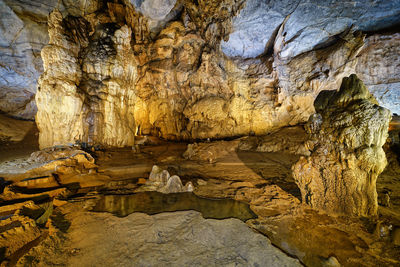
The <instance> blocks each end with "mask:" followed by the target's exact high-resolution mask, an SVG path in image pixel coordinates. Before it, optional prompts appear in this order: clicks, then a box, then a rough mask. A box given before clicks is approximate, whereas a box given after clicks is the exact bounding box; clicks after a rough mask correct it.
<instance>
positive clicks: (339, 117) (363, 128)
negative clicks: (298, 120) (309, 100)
mask: <svg viewBox="0 0 400 267" xmlns="http://www.w3.org/2000/svg"><path fill="white" fill-rule="evenodd" d="M314 106H315V109H316V112H317V113H316V114H314V115H313V116H311V117H310V119H309V121H308V123H307V124H306V130H307V132H308V133H309V136H310V141H311V143H313V144H314V148H313V151H312V153H311V155H310V156H308V157H301V158H300V160H299V161H298V162H297V163H296V164H295V165H294V166H293V167H292V170H293V176H294V178H295V180H296V183H297V184H298V186H299V187H300V191H301V194H302V199H303V202H306V203H308V204H309V205H311V206H312V207H314V208H317V209H322V210H325V211H327V212H330V213H339V214H348V215H354V216H372V215H376V213H377V208H378V202H377V193H376V180H377V178H378V176H379V174H380V173H381V172H382V171H383V170H384V168H385V166H386V164H387V162H386V156H385V152H384V151H383V149H382V146H383V144H384V143H385V141H386V138H387V136H388V126H389V122H390V119H391V113H390V111H389V110H387V109H385V108H383V107H380V106H378V105H377V102H376V100H375V98H374V97H373V96H372V95H371V94H370V93H369V91H368V90H367V88H366V87H365V85H364V84H363V82H362V81H361V80H359V79H358V78H357V76H356V75H354V74H353V75H351V76H350V77H347V78H344V79H343V81H342V85H341V87H340V90H339V91H322V92H321V93H320V94H319V95H318V97H317V99H316V100H315V102H314Z"/></svg>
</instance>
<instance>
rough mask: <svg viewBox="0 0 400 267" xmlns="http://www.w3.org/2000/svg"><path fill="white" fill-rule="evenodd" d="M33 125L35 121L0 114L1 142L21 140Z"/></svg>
mask: <svg viewBox="0 0 400 267" xmlns="http://www.w3.org/2000/svg"><path fill="white" fill-rule="evenodd" d="M33 126H34V122H31V121H21V120H16V119H13V118H9V117H7V116H4V115H2V114H0V142H2V141H12V142H19V141H21V140H22V139H24V137H25V136H26V134H27V133H28V132H29V131H30V130H31V129H32V128H33Z"/></svg>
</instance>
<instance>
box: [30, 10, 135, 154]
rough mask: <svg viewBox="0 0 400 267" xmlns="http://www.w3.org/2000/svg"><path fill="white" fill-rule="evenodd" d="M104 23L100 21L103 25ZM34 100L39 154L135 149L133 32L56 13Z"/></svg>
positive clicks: (123, 27)
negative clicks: (62, 149)
mask: <svg viewBox="0 0 400 267" xmlns="http://www.w3.org/2000/svg"><path fill="white" fill-rule="evenodd" d="M99 20H100V19H99ZM49 35H50V42H49V45H48V46H46V47H45V48H43V50H42V58H43V66H44V73H43V75H42V76H41V77H40V79H39V89H38V92H37V94H36V102H37V106H38V109H39V110H38V113H37V116H36V118H37V125H38V128H39V130H40V137H39V144H40V147H41V148H45V147H50V146H53V145H59V144H73V143H75V142H76V141H81V142H87V143H97V144H102V145H114V146H128V145H133V143H134V134H135V133H134V130H135V124H134V121H133V103H134V99H135V94H134V91H133V88H132V84H133V82H134V80H135V75H136V69H135V67H134V64H135V59H134V58H133V52H132V50H131V46H130V41H131V35H132V32H131V29H130V28H129V27H128V26H126V25H122V26H121V25H118V24H117V23H112V22H110V21H107V20H106V21H96V24H95V27H94V25H90V23H89V22H88V21H87V20H85V19H84V18H82V17H73V16H67V17H65V18H63V16H62V14H61V13H60V12H59V11H58V10H55V11H53V12H52V13H51V14H50V17H49Z"/></svg>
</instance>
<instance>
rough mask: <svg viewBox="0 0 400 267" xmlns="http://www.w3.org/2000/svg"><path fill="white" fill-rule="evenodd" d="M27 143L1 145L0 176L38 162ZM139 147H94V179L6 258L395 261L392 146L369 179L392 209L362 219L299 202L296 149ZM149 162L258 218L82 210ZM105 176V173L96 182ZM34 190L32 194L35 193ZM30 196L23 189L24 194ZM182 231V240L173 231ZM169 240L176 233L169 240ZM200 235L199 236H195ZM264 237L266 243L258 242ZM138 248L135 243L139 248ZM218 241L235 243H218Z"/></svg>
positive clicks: (133, 184) (137, 176)
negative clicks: (33, 237)
mask: <svg viewBox="0 0 400 267" xmlns="http://www.w3.org/2000/svg"><path fill="white" fill-rule="evenodd" d="M296 131H297V130H296V129H295V132H296ZM283 134H287V132H283ZM299 134H302V133H301V132H300V133H299ZM278 135H282V134H279V133H278ZM34 139H35V138H32V139H30V140H31V142H29V141H26V139H25V141H26V142H25V144H24V145H23V146H20V145H18V144H12V145H9V147H14V149H13V150H10V151H11V152H10V154H9V155H13V156H8V157H4V156H3V158H2V159H1V161H2V162H1V163H0V173H2V174H1V176H3V177H5V180H9V179H12V178H10V177H13V175H15V173H18V172H25V171H26V170H28V169H29V168H32V167H35V166H37V165H35V164H37V163H34V162H29V160H28V158H29V155H30V153H31V151H34V150H36V146H37V143H35V141H34ZM143 143H145V144H144V145H141V146H137V147H136V148H135V149H132V148H125V149H112V150H104V151H96V152H93V153H92V155H93V156H94V158H95V160H96V164H97V165H98V175H99V177H100V176H101V179H100V178H99V181H100V180H101V182H100V183H99V182H98V181H96V182H94V183H93V184H92V185H91V183H92V180H90V181H88V182H87V183H86V184H85V185H84V186H82V183H81V188H80V189H79V190H78V191H77V192H75V193H76V194H75V195H74V196H72V197H70V198H69V199H67V201H64V200H63V201H58V202H54V203H55V204H54V210H53V214H52V215H51V217H50V218H51V221H52V224H51V225H46V226H44V227H42V228H41V229H40V233H39V234H37V235H36V236H40V242H37V243H38V244H36V243H35V244H31V246H29V245H28V246H25V248H24V249H22V250H20V251H18V253H14V254H15V255H14V256H15V257H14V258H13V257H11V258H10V259H6V262H7V261H8V264H11V265H13V264H17V265H20V266H27V265H32V266H48V265H60V266H77V263H81V265H80V266H88V265H91V266H96V265H98V264H99V263H100V262H103V263H104V262H106V263H107V265H108V266H122V265H124V266H126V265H129V264H132V265H131V266H156V265H157V261H163V262H164V263H165V264H167V265H174V263H176V265H175V266H187V265H191V263H192V264H194V263H195V262H197V263H198V264H196V265H203V266H205V265H211V266H249V265H252V266H257V265H256V264H261V265H260V266H262V264H263V263H264V264H265V263H267V262H268V261H267V260H271V258H270V257H269V258H268V259H266V258H265V257H262V255H263V254H264V253H269V254H268V255H271V257H272V258H273V259H275V260H273V261H270V262H269V263H270V264H271V266H285V264H286V266H295V265H298V264H299V263H297V262H296V260H293V258H291V257H290V256H293V257H295V258H297V259H299V260H300V261H301V263H303V264H305V265H307V266H320V265H322V264H327V266H335V264H337V263H340V264H342V265H344V266H398V264H400V260H399V259H400V248H399V247H398V246H395V245H393V243H392V242H391V241H392V239H393V238H394V237H393V236H391V233H392V234H393V233H395V231H397V229H399V227H400V216H399V213H398V211H399V209H398V208H399V207H400V205H399V199H400V198H399V196H400V192H399V191H398V190H399V189H398V188H400V181H399V178H398V177H399V174H400V173H399V169H400V168H399V166H398V162H397V160H396V157H395V154H394V152H390V153H392V154H389V156H390V157H389V166H388V167H387V169H386V170H385V172H384V173H383V174H382V175H381V178H380V179H378V185H377V188H378V192H380V193H382V192H387V191H389V193H390V198H391V205H390V206H389V207H383V206H381V207H380V216H379V218H375V219H373V220H369V219H352V218H346V217H340V216H329V215H327V214H324V213H323V212H318V211H315V210H313V209H311V208H309V207H308V206H306V205H304V204H301V203H300V192H299V190H298V188H297V186H296V184H295V183H294V180H293V178H292V176H291V166H292V164H293V163H294V162H296V161H297V160H298V158H299V155H295V154H294V153H290V149H288V148H283V149H281V151H278V152H260V151H255V150H247V151H246V150H237V147H239V146H240V143H241V141H240V140H233V141H219V142H210V143H203V144H201V146H200V147H199V148H198V151H200V152H199V153H198V154H195V155H194V156H193V157H191V158H189V159H188V158H184V157H183V156H182V155H183V154H184V152H185V151H186V149H187V144H185V143H168V142H163V141H160V140H156V139H153V138H149V139H146V142H143ZM18 147H19V148H21V149H20V150H19V149H18ZM3 151H6V150H4V149H3ZM202 152H205V153H203V154H202ZM10 157H12V158H13V159H11V158H10ZM154 164H157V165H159V166H161V167H163V168H165V169H168V171H169V172H170V173H171V174H177V175H179V176H180V177H181V179H182V181H183V182H184V183H185V182H187V181H192V182H193V184H194V186H195V191H194V193H195V194H196V195H198V196H202V197H208V198H230V199H235V200H238V201H241V202H245V203H248V204H249V205H250V208H251V209H252V210H253V211H254V212H255V214H257V216H258V217H257V218H256V219H251V220H248V221H247V222H246V224H247V226H246V228H245V229H248V230H244V228H243V225H244V224H243V223H242V222H241V221H239V220H237V219H228V220H226V223H224V220H222V221H215V220H212V219H207V220H206V219H203V218H202V217H201V216H200V215H199V213H197V212H190V211H189V212H174V213H162V214H159V215H152V216H149V215H145V214H141V213H133V214H131V215H129V216H127V217H124V218H117V217H115V216H114V215H112V214H108V213H93V212H90V211H88V210H87V207H88V203H90V201H93V198H92V197H91V196H93V195H96V194H104V193H106V194H131V193H134V192H135V190H136V189H137V188H138V187H140V186H141V184H142V183H143V181H146V179H147V177H148V174H149V172H150V171H151V168H152V166H153V165H154ZM104 177H109V178H108V179H106V180H104ZM94 179H96V178H94ZM51 189H54V188H51ZM49 190H50V189H49ZM42 191H43V192H42V193H45V192H46V191H45V190H42ZM34 193H35V194H36V195H35V196H37V191H35V192H34ZM29 194H30V193H29V192H28V191H27V192H25V195H24V197H26V196H27V195H28V196H29ZM3 204H4V202H3ZM163 214H164V215H163ZM194 218H195V219H194ZM158 220H160V221H158ZM163 220H164V221H163ZM149 221H152V223H150V222H149ZM186 221H190V222H191V224H188V225H190V227H191V229H192V231H201V233H198V232H197V235H196V234H193V235H191V236H190V235H189V236H188V234H187V231H188V228H185V227H183V226H182V223H183V222H186ZM193 221H195V222H193ZM134 222H140V223H138V224H135V223H134ZM160 222H165V223H166V225H167V226H165V227H166V229H161V230H160V229H159V227H160V225H161V224H160ZM200 222H201V223H200ZM204 223H206V224H209V225H213V227H214V226H215V227H216V228H215V229H219V230H215V231H217V232H218V234H220V236H218V235H216V232H214V234H213V230H212V227H211V226H210V227H209V228H207V229H204V227H200V226H201V225H203V224H204ZM214 224H216V225H214ZM177 225H179V227H178V226H177ZM221 225H223V226H221ZM389 225H390V227H391V229H392V230H390V231H389V232H388V233H387V234H386V235H385V234H380V230H382V229H383V230H384V229H386V228H388V227H389ZM157 227H158V228H157ZM196 227H197V228H196ZM218 227H220V228H218ZM221 227H222V228H221ZM385 227H386V228H385ZM161 228H162V227H161ZM4 229H6V228H4ZM146 229H147V230H146ZM193 229H194V230H193ZM221 229H222V230H221ZM238 229H241V230H238ZM251 229H253V231H251ZM174 231H178V232H179V233H176V232H174ZM232 231H236V232H240V233H242V234H243V235H244V236H246V237H248V238H247V239H248V240H249V242H244V241H243V240H239V239H238V238H237V237H235V234H232ZM246 231H247V232H246ZM254 231H255V232H254ZM260 233H261V234H260ZM163 234H165V235H166V236H167V237H166V239H165V240H163V241H160V239H159V238H161V237H157V235H163ZM180 234H182V235H183V236H182V237H179V235H180ZM171 236H174V238H169V237H171ZM216 236H218V238H216ZM202 237H204V240H199V239H201V238H202ZM265 237H268V238H265ZM263 238H264V239H263ZM36 240H37V239H36ZM134 240H141V241H140V242H142V243H140V242H138V243H135V244H134V245H133V244H132V243H133V242H134ZM253 240H260V241H257V242H259V244H258V243H257V244H258V245H255V244H253ZM103 241H104V242H103ZM164 241H165V242H164ZM250 241H251V242H250ZM4 242H7V240H6V241H4V240H3V243H4ZM8 242H12V240H10V239H9V240H8ZM187 242H189V243H190V245H188V246H187V249H186V250H184V252H185V253H183V252H182V251H181V249H180V248H181V247H179V245H178V244H189V243H187ZM202 242H203V243H202ZM221 242H222V243H221ZM224 242H225V243H224ZM226 242H227V243H226ZM254 242H255V241H254ZM269 242H272V244H273V246H270V245H266V244H269ZM139 244H141V245H140V246H142V247H143V249H140V248H139V247H138V246H139ZM226 244H234V245H230V249H223V248H224V247H226V246H227V245H226ZM1 245H3V244H2V243H1V241H0V246H1ZM6 245H7V244H6ZM263 246H264V248H265V251H264V252H263V250H262V247H263ZM31 247H33V248H31ZM165 247H168V249H165ZM199 247H201V248H202V249H204V251H203V253H194V252H193V251H192V252H191V251H190V250H191V249H195V250H198V249H199ZM30 248H31V249H30ZM277 248H279V249H280V250H279V249H277ZM216 251H217V252H218V253H217V252H216ZM249 251H255V252H254V253H249ZM108 254H109V257H107V255H108ZM44 255H45V256H44ZM238 255H239V256H238ZM288 255H290V256H288ZM205 259H207V260H205ZM191 260H193V261H192V262H191ZM281 261H282V262H285V264H282V262H281ZM202 263H204V264H202ZM235 263H236V265H234V264H235ZM250 263H251V264H250ZM274 264H275V265H274ZM329 264H330V265H329ZM78 265H79V264H78Z"/></svg>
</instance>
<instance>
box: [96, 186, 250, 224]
mask: <svg viewBox="0 0 400 267" xmlns="http://www.w3.org/2000/svg"><path fill="white" fill-rule="evenodd" d="M183 210H195V211H198V212H200V213H201V214H202V215H203V217H204V218H212V219H226V218H237V219H240V220H242V221H247V220H249V219H254V218H257V215H255V214H254V212H253V211H252V210H251V209H250V207H249V205H248V204H246V203H243V202H240V201H236V200H233V199H208V198H202V197H198V196H196V195H195V194H193V193H173V194H163V193H159V192H140V193H136V194H132V195H103V196H101V198H100V199H99V201H98V202H97V204H96V206H95V207H94V208H93V210H92V211H105V212H110V213H112V214H114V215H116V216H119V217H124V216H127V215H129V214H131V213H133V212H143V213H146V214H149V215H152V214H157V213H161V212H172V211H183Z"/></svg>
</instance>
